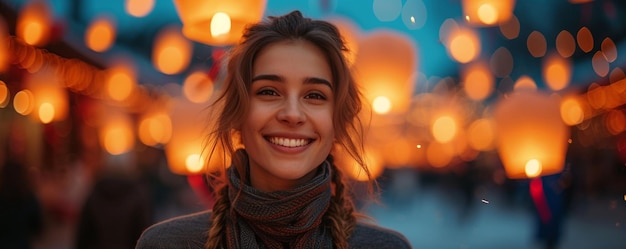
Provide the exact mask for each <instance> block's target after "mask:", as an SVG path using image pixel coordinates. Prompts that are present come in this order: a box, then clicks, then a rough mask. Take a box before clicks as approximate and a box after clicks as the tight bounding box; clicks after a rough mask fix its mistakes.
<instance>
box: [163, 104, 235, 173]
mask: <svg viewBox="0 0 626 249" xmlns="http://www.w3.org/2000/svg"><path fill="white" fill-rule="evenodd" d="M210 113H211V109H208V108H207V107H206V104H198V103H193V102H191V101H189V100H187V99H185V98H184V97H177V98H175V99H174V100H173V103H172V109H171V110H170V117H171V118H170V120H171V121H172V135H171V138H170V141H169V142H168V143H167V144H166V145H165V155H166V156H167V162H168V165H169V167H170V170H171V171H172V172H173V173H175V174H180V175H195V174H202V173H205V172H207V171H217V170H219V169H221V167H224V166H225V165H227V164H226V163H225V162H224V158H222V155H223V150H222V149H221V148H216V151H214V152H213V155H212V156H211V155H210V153H211V151H210V150H211V147H210V145H211V143H208V144H207V142H208V141H207V135H208V134H207V132H206V131H207V130H206V128H207V122H209V118H210V116H209V114H210ZM210 156H211V157H210ZM209 157H210V158H209ZM209 159H210V160H209Z"/></svg>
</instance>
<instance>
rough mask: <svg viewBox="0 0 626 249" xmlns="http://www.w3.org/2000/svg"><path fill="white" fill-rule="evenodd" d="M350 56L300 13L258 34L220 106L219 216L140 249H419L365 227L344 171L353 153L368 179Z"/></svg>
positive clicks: (159, 227)
mask: <svg viewBox="0 0 626 249" xmlns="http://www.w3.org/2000/svg"><path fill="white" fill-rule="evenodd" d="M346 51H347V49H346V47H345V44H344V42H343V40H342V37H341V35H340V33H339V31H338V29H337V28H336V27H335V26H334V25H332V24H330V23H328V22H325V21H321V20H313V19H310V18H305V17H303V15H302V14H301V12H299V11H293V12H291V13H289V14H286V15H283V16H277V17H270V18H268V19H267V20H265V21H262V22H260V23H258V24H256V25H252V26H250V27H248V29H247V30H246V31H245V32H244V34H243V40H242V41H241V42H240V43H239V44H238V45H237V46H235V47H234V48H233V50H232V51H231V53H230V54H229V59H228V66H227V70H228V71H227V76H226V79H225V83H224V84H225V85H224V86H222V87H223V91H222V92H221V94H220V95H219V97H218V98H217V100H216V102H215V103H214V106H213V107H214V108H216V109H215V110H216V111H217V114H216V115H217V116H216V117H217V118H216V119H215V118H214V120H216V123H215V124H212V127H213V130H212V131H213V132H211V133H210V139H209V141H213V143H212V144H210V147H209V151H210V153H211V154H210V158H211V157H213V156H220V155H215V154H221V156H224V154H226V155H227V156H229V157H228V158H230V161H231V165H230V167H228V168H226V169H225V170H224V171H223V172H221V173H213V174H210V179H211V182H212V183H214V184H216V186H215V189H216V191H215V198H216V200H215V204H214V206H213V208H212V210H210V211H204V212H200V213H195V214H190V215H186V216H182V217H176V218H173V219H169V220H166V221H163V222H160V223H157V224H155V225H153V226H151V227H150V228H148V229H146V230H145V231H144V232H143V234H142V236H141V237H140V239H139V241H138V243H137V248H210V249H213V248H340V249H342V248H377V249H381V248H382V249H384V248H394V249H402V248H411V245H410V243H409V242H408V240H407V239H406V238H405V237H404V236H403V235H402V234H400V233H398V232H396V231H393V230H390V229H387V228H383V227H381V226H378V225H375V223H373V222H368V221H367V219H362V217H364V216H363V215H360V214H359V213H358V212H357V210H355V206H354V204H353V200H352V199H351V196H350V192H349V186H350V185H349V184H347V183H344V175H343V173H342V168H341V167H339V165H336V164H335V163H336V162H339V160H335V159H337V158H335V156H337V155H335V154H336V152H337V150H343V151H344V153H346V154H347V155H350V156H351V157H352V158H353V159H354V160H355V161H356V162H357V163H358V165H360V166H361V167H362V169H363V170H364V172H368V171H367V167H366V165H365V162H364V159H363V158H364V155H363V128H364V127H363V124H362V122H361V120H360V118H359V115H360V114H359V113H360V112H361V109H362V103H361V99H362V97H361V96H362V95H361V93H360V91H359V89H358V87H357V83H356V82H355V81H354V79H353V77H352V75H351V72H350V69H349V65H348V64H347V62H346V59H345V57H344V55H345V54H344V53H345V52H346ZM216 151H224V152H225V153H219V152H216ZM210 158H209V160H211V159H210ZM372 183H373V182H372ZM372 189H373V188H372Z"/></svg>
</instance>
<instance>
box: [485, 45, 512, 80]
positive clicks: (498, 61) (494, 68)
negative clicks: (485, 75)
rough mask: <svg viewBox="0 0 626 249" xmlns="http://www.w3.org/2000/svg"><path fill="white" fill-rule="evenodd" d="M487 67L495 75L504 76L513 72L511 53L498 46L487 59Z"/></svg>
mask: <svg viewBox="0 0 626 249" xmlns="http://www.w3.org/2000/svg"><path fill="white" fill-rule="evenodd" d="M489 68H490V69H491V72H492V73H493V75H495V76H496V77H500V78H504V77H507V76H509V74H511V72H513V55H511V52H510V51H509V50H508V49H507V48H505V47H499V48H498V49H496V51H495V52H493V54H492V55H491V58H490V59H489Z"/></svg>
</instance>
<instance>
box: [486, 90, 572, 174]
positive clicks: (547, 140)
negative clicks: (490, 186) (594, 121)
mask: <svg viewBox="0 0 626 249" xmlns="http://www.w3.org/2000/svg"><path fill="white" fill-rule="evenodd" d="M560 106H561V100H560V99H559V98H558V97H555V96H553V95H549V94H547V93H544V92H540V91H516V92H515V93H513V94H511V95H509V96H508V97H507V98H504V99H501V100H500V101H498V102H497V103H496V104H495V107H494V122H495V126H496V149H497V151H498V154H499V156H500V160H501V161H502V164H503V165H504V169H505V172H506V175H507V177H508V178H511V179H520V178H534V177H539V176H544V175H551V174H555V173H559V172H561V171H562V170H563V167H564V165H565V154H566V151H567V145H568V139H569V138H570V132H569V127H568V126H567V125H566V124H565V123H564V122H563V119H562V118H561V112H560Z"/></svg>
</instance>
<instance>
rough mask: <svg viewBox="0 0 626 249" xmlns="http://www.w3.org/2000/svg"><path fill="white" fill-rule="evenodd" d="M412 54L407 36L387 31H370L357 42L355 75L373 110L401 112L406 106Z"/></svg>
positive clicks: (412, 46) (414, 64)
mask: <svg viewBox="0 0 626 249" xmlns="http://www.w3.org/2000/svg"><path fill="white" fill-rule="evenodd" d="M416 56H417V48H416V47H415V44H414V43H413V42H412V41H411V39H410V38H408V37H407V36H404V35H402V34H400V33H398V32H395V31H391V30H378V31H374V32H372V33H370V34H369V35H367V36H366V37H364V38H363V39H362V40H361V41H360V42H359V52H358V53H357V56H356V59H355V61H354V65H353V69H354V72H355V78H356V80H357V82H358V83H359V84H361V86H362V87H363V90H364V94H365V96H366V98H367V101H368V102H369V103H370V104H371V105H372V107H373V109H374V111H375V112H377V113H380V114H385V113H403V112H405V111H406V110H407V109H408V107H409V102H410V99H411V96H412V93H413V76H414V73H415V72H416V71H417V59H416Z"/></svg>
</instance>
